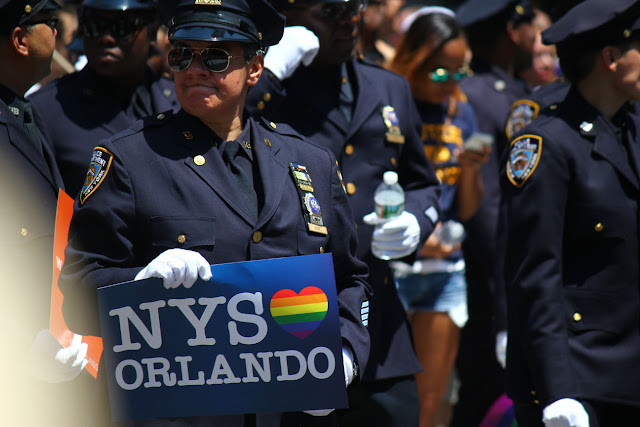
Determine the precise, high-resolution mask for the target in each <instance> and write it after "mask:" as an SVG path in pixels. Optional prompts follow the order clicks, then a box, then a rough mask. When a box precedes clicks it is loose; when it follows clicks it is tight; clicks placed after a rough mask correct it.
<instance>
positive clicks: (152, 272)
mask: <svg viewBox="0 0 640 427" xmlns="http://www.w3.org/2000/svg"><path fill="white" fill-rule="evenodd" d="M198 276H200V278H201V279H202V280H204V281H208V280H209V279H211V266H210V265H209V263H208V262H207V260H206V259H204V257H203V256H202V255H200V254H199V253H198V252H194V251H189V250H186V249H168V250H166V251H164V252H162V253H161V254H160V255H158V256H157V257H156V259H154V260H153V261H151V262H150V263H149V265H147V266H146V267H145V268H143V269H142V270H141V271H140V273H138V274H137V275H136V278H135V279H134V280H142V279H147V278H149V277H160V278H161V279H164V287H165V288H167V289H172V288H177V287H178V286H180V285H183V286H184V287H185V288H190V287H191V286H193V284H194V283H195V282H196V280H198Z"/></svg>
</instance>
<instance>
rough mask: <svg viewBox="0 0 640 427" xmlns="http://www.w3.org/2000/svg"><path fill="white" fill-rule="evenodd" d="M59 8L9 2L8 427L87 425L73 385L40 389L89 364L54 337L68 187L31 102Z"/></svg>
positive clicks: (46, 66)
mask: <svg viewBox="0 0 640 427" xmlns="http://www.w3.org/2000/svg"><path fill="white" fill-rule="evenodd" d="M59 8H60V6H59V5H58V4H57V3H56V2H54V1H53V0H36V1H33V2H32V1H29V0H2V1H0V63H1V64H2V67H0V235H2V243H1V244H0V271H1V272H2V284H3V297H2V299H1V302H0V322H2V324H3V325H4V326H3V328H2V333H1V335H0V339H1V340H2V342H3V351H2V354H1V356H0V366H1V367H2V368H1V372H0V376H1V377H2V386H1V388H0V401H1V403H0V411H1V412H2V421H3V424H6V425H50V426H58V425H78V424H76V421H78V420H79V419H80V418H79V416H80V414H79V411H80V410H81V408H80V405H78V406H76V403H78V396H77V395H75V394H73V395H72V394H70V393H71V392H72V391H71V388H69V386H68V384H66V385H64V386H61V385H58V384H56V385H48V384H45V383H43V382H42V381H40V380H41V379H45V380H47V381H50V382H58V381H61V380H64V379H70V378H73V377H75V376H76V375H77V374H78V373H79V372H80V370H81V369H82V366H81V363H80V361H78V363H77V364H75V366H73V367H72V366H71V364H73V363H74V362H75V361H76V360H75V357H72V356H76V355H77V354H78V352H79V351H80V347H79V346H74V348H73V349H71V350H62V349H61V347H60V345H59V344H58V343H57V342H56V341H55V340H54V339H53V337H52V336H51V335H50V334H49V333H48V331H47V330H46V328H48V325H49V307H50V304H51V303H50V301H51V280H52V274H53V269H52V260H53V253H52V250H53V234H54V223H55V216H56V203H57V197H58V189H59V188H62V187H63V184H62V179H61V177H60V172H59V171H58V168H57V166H56V163H55V160H54V158H53V154H52V149H51V147H50V146H49V144H48V142H47V140H46V139H44V138H43V135H42V133H41V132H40V131H39V130H38V128H37V126H36V123H35V122H34V120H33V113H32V109H31V105H30V103H29V101H27V100H25V99H24V94H25V92H26V91H27V90H28V89H29V88H30V87H31V86H32V85H33V84H35V83H36V82H38V81H40V80H41V79H42V78H44V77H46V76H47V75H48V74H49V73H50V72H51V59H52V55H53V50H54V47H55V36H56V23H57V16H56V15H55V11H56V10H58V9H59ZM38 331H40V332H41V333H39V332H38ZM34 342H35V344H34ZM38 344H42V345H43V346H44V349H43V348H42V346H40V345H38ZM58 352H61V353H60V354H62V353H67V356H68V359H67V361H69V362H70V363H69V365H63V364H61V363H58V362H55V360H54V357H55V356H56V354H57V353H58ZM61 373H62V377H61V376H60V374H61ZM65 375H67V376H66V377H65ZM34 377H35V378H34ZM67 399H70V400H69V401H68V400H67ZM63 404H64V405H66V407H65V409H64V410H62V409H61V406H60V405H63ZM34 408H35V409H36V410H34ZM67 411H68V412H69V413H68V412H67Z"/></svg>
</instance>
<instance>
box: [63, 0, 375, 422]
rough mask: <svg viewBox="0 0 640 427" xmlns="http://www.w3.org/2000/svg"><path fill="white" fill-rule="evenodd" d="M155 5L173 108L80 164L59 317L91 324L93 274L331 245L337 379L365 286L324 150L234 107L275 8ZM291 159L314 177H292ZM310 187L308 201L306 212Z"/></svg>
mask: <svg viewBox="0 0 640 427" xmlns="http://www.w3.org/2000/svg"><path fill="white" fill-rule="evenodd" d="M218 3H219V4H218ZM159 7H160V11H161V15H162V17H163V20H164V21H168V22H169V24H168V26H169V39H170V41H171V43H172V45H173V49H172V50H171V51H170V52H169V55H168V62H169V65H170V66H171V68H172V69H173V70H174V79H175V85H176V94H177V97H178V100H179V101H180V105H181V107H182V109H181V110H180V111H178V112H177V113H174V112H172V111H171V110H169V111H166V112H164V113H161V114H158V115H156V116H153V117H148V118H146V119H144V120H141V121H138V122H136V123H135V124H134V125H133V126H132V127H131V128H129V129H128V130H126V131H125V132H122V133H120V134H118V135H116V136H114V137H112V138H109V139H107V140H103V141H101V142H100V146H99V147H96V149H95V151H94V154H93V156H94V159H97V158H100V159H102V160H103V161H107V164H109V165H110V166H108V167H107V168H106V169H104V174H102V175H94V174H93V169H94V168H92V167H90V169H89V172H88V174H87V180H86V182H87V184H86V185H85V187H84V188H83V190H81V192H80V194H79V196H78V198H77V199H76V204H75V212H74V217H73V220H72V222H71V228H70V239H69V245H68V246H67V252H66V260H65V266H64V268H63V271H62V274H61V284H60V287H61V289H62V291H63V293H64V295H65V299H64V311H65V317H66V319H67V321H68V323H69V325H70V327H72V328H76V329H77V330H78V331H80V332H82V333H85V334H97V333H99V326H98V317H97V314H98V310H97V292H96V288H97V287H99V286H104V285H107V284H110V283H118V282H122V281H127V280H132V279H134V278H135V279H144V278H147V277H162V278H163V279H164V285H165V287H167V288H174V287H177V286H180V285H183V286H186V287H190V286H191V285H193V283H194V282H195V280H196V279H197V278H198V276H199V277H201V278H202V279H203V280H209V279H210V278H211V269H210V268H209V265H210V264H218V263H228V262H237V261H248V260H257V259H265V258H275V257H283V256H297V255H309V254H314V253H316V254H317V253H323V252H331V253H332V254H333V260H334V269H335V274H336V282H337V283H336V284H337V291H338V303H339V306H340V307H339V312H340V328H341V333H342V337H343V360H344V369H345V382H346V384H347V385H348V384H349V383H351V382H352V381H353V380H354V378H355V377H357V372H358V367H362V369H364V365H365V363H366V361H367V358H368V353H369V336H368V332H367V330H366V328H365V326H364V325H363V324H362V321H361V318H360V308H361V306H362V304H363V303H366V301H367V299H368V294H369V290H368V285H367V284H366V281H365V279H366V274H367V267H366V265H365V264H364V263H363V262H362V261H359V260H358V259H357V258H356V254H355V248H356V241H357V240H356V230H355V227H354V219H353V216H352V213H351V208H350V206H349V202H348V200H347V196H346V194H345V192H344V190H343V187H342V184H341V180H340V176H339V172H338V168H337V163H336V160H335V157H334V156H333V155H332V153H331V152H330V151H329V150H327V149H325V148H322V147H318V146H316V145H313V144H311V143H308V142H307V141H306V140H305V139H304V138H302V137H301V136H300V135H299V134H298V133H296V132H295V131H294V130H293V129H291V128H290V127H289V126H287V125H284V124H276V123H273V122H269V121H266V120H254V119H252V118H248V117H246V116H245V115H244V114H243V109H244V103H245V98H246V95H247V90H248V89H249V87H250V86H253V85H255V84H256V83H257V81H258V79H259V78H260V75H261V74H262V72H263V69H264V68H263V56H262V55H263V51H264V49H265V48H266V47H267V46H269V45H273V44H275V43H277V42H278V41H279V40H280V38H281V37H282V31H283V28H284V17H283V16H282V15H280V14H278V13H277V12H276V11H275V10H274V9H273V8H272V7H271V6H270V5H269V4H268V3H267V2H266V0H252V1H245V0H222V2H216V4H214V3H213V2H209V1H199V2H196V3H194V2H193V0H180V1H179V2H171V1H170V0H168V1H166V2H163V1H161V2H160V5H159ZM96 162H97V161H96ZM300 171H306V174H305V176H309V177H310V179H311V180H312V181H313V188H312V189H309V188H310V186H308V185H304V182H302V181H300V182H298V181H297V180H296V176H298V175H299V174H295V172H300ZM310 198H311V199H313V200H314V202H316V204H317V205H319V206H320V208H318V209H314V210H313V212H311V208H308V207H307V205H306V201H307V200H308V199H310ZM312 213H313V215H314V221H313V223H312V222H310V221H311V218H310V215H311V214H312ZM167 270H168V273H167ZM213 404H215V402H212V405H213ZM329 412H331V411H323V412H322V413H323V414H326V413H329ZM314 413H315V412H314ZM305 417H308V418H312V417H311V415H308V414H302V413H288V414H284V415H282V414H258V415H246V416H243V415H233V416H229V417H223V420H222V421H221V420H220V419H214V420H210V421H209V420H208V419H202V418H194V419H185V420H182V421H179V422H178V425H182V424H180V422H183V423H184V424H188V425H192V424H194V423H195V424H197V423H210V422H223V421H224V422H228V423H229V424H224V425H256V422H257V425H259V426H260V425H299V424H301V425H308V423H307V422H306V421H304V420H305ZM331 417H335V412H333V415H330V416H329V418H327V419H326V420H327V421H329V420H330V419H331ZM314 419H315V418H314ZM321 419H324V418H321ZM216 420H217V421H216ZM154 422H157V420H156V421H150V423H152V424H153V423H154ZM216 425H217V424H216Z"/></svg>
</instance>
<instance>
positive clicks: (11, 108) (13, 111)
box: [9, 106, 20, 117]
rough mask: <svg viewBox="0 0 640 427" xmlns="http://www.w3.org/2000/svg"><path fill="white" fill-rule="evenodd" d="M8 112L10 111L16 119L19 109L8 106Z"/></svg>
mask: <svg viewBox="0 0 640 427" xmlns="http://www.w3.org/2000/svg"><path fill="white" fill-rule="evenodd" d="M9 111H11V112H12V113H13V115H14V116H16V117H17V116H19V115H20V109H19V108H18V107H12V106H9Z"/></svg>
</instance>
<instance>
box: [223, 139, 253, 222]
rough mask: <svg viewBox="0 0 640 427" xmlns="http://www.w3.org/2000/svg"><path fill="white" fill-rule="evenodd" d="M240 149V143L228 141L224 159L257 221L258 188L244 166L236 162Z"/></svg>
mask: <svg viewBox="0 0 640 427" xmlns="http://www.w3.org/2000/svg"><path fill="white" fill-rule="evenodd" d="M238 150H240V144H238V142H236V141H227V143H226V144H225V146H224V151H223V152H222V159H223V160H224V162H225V163H226V165H227V167H228V168H229V171H230V172H231V176H232V177H233V179H234V180H235V181H236V184H237V185H238V189H239V190H240V191H241V193H242V197H243V198H244V201H245V204H246V207H247V208H249V212H250V213H251V215H252V219H253V220H254V221H255V220H256V219H257V218H258V197H257V195H256V190H255V189H254V188H253V185H252V183H251V179H250V178H249V176H248V175H247V173H246V172H245V171H244V169H242V167H241V166H240V165H239V164H238V163H237V162H236V155H237V154H238Z"/></svg>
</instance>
